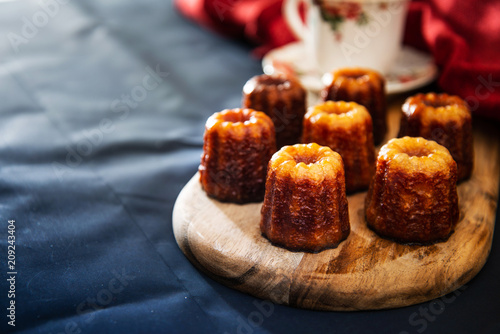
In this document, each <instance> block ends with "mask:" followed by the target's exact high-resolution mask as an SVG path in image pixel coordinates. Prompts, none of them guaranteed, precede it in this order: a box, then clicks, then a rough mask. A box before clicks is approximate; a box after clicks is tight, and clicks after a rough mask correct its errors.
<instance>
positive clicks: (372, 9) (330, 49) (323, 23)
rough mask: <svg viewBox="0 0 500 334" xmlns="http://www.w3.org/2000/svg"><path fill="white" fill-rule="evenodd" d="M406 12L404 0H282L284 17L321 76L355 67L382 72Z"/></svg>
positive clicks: (390, 59) (390, 61)
mask: <svg viewBox="0 0 500 334" xmlns="http://www.w3.org/2000/svg"><path fill="white" fill-rule="evenodd" d="M301 3H303V4H304V5H305V10H306V23H305V24H304V22H303V20H302V19H301V17H300V14H299V5H300V4H301ZM407 8H408V0H384V1H382V0H348V1H345V0H344V1H342V0H285V1H284V4H283V16H284V18H285V20H286V21H287V23H288V25H289V26H290V28H291V29H292V31H293V32H294V34H295V35H296V36H297V38H299V39H300V40H302V41H303V43H304V46H305V48H306V53H307V57H308V60H307V61H311V62H312V64H313V67H314V68H316V69H317V70H318V71H319V72H320V73H326V72H330V71H332V70H335V69H338V68H341V67H354V66H359V67H366V68H371V69H374V70H377V71H379V72H381V73H387V72H388V71H389V69H390V67H391V65H392V64H393V63H394V61H395V59H396V57H397V55H398V53H399V51H400V50H401V44H402V37H403V30H404V23H405V19H406V14H407Z"/></svg>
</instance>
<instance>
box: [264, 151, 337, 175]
mask: <svg viewBox="0 0 500 334" xmlns="http://www.w3.org/2000/svg"><path fill="white" fill-rule="evenodd" d="M269 170H274V171H276V173H277V177H280V178H287V177H290V178H293V179H294V180H301V179H309V180H311V181H315V182H318V183H320V182H322V181H323V180H324V179H325V178H326V177H328V176H329V175H339V173H342V175H344V164H343V162H342V158H341V157H340V155H339V154H338V153H337V152H334V151H332V150H331V149H330V148H329V147H326V146H320V145H318V144H316V143H310V144H296V145H293V146H284V147H283V148H281V150H279V151H278V152H276V153H275V154H274V155H273V157H272V158H271V160H270V161H269Z"/></svg>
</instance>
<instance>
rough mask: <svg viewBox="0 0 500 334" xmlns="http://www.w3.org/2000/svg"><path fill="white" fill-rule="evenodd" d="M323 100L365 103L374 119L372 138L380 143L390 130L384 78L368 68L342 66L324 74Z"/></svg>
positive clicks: (376, 143) (376, 142)
mask: <svg viewBox="0 0 500 334" xmlns="http://www.w3.org/2000/svg"><path fill="white" fill-rule="evenodd" d="M323 83H324V84H325V88H324V89H323V90H322V92H321V97H322V98H323V101H328V100H332V101H348V102H356V103H358V104H361V105H363V106H364V107H365V108H366V109H367V110H368V112H369V113H370V115H371V116H372V122H373V140H374V142H375V145H378V144H380V143H381V142H382V141H383V140H384V137H385V134H386V132H387V120H386V118H387V116H386V113H387V111H386V108H387V107H386V104H387V103H386V96H385V78H384V77H383V76H382V75H381V74H380V73H378V72H376V71H373V70H370V69H365V68H358V67H354V68H342V69H339V70H336V71H333V72H331V73H327V74H326V75H325V76H324V77H323Z"/></svg>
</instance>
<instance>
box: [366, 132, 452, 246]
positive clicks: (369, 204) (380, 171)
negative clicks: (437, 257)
mask: <svg viewBox="0 0 500 334" xmlns="http://www.w3.org/2000/svg"><path fill="white" fill-rule="evenodd" d="M456 182H457V165H456V163H455V161H454V160H453V158H452V157H451V155H450V153H449V152H448V150H447V149H446V148H445V147H444V146H441V145H439V144H437V143H436V142H434V141H430V140H426V139H424V138H421V137H417V138H415V137H404V138H398V139H392V140H390V141H389V142H388V143H387V144H386V145H384V146H383V147H382V148H381V149H380V152H379V155H378V160H377V167H376V172H375V177H374V178H373V180H372V183H371V184H370V188H369V189H368V194H367V196H366V200H365V214H366V221H367V223H368V226H369V227H371V228H372V229H373V230H374V231H375V232H377V233H378V234H379V235H381V236H384V237H388V238H390V239H394V240H396V241H399V242H403V243H421V244H427V243H432V242H437V241H441V240H445V239H446V238H448V236H449V235H450V234H451V233H452V231H453V229H454V227H455V225H456V223H457V222H458V216H459V211H458V195H457V187H456Z"/></svg>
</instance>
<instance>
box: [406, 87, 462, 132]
mask: <svg viewBox="0 0 500 334" xmlns="http://www.w3.org/2000/svg"><path fill="white" fill-rule="evenodd" d="M402 110H403V113H404V114H405V116H406V117H408V118H409V119H410V118H414V117H419V118H420V121H421V122H422V124H423V125H427V124H429V123H431V122H432V121H442V122H449V121H453V122H456V123H458V124H460V125H461V124H463V123H464V122H467V121H470V120H471V113H470V110H469V107H468V105H467V103H466V102H465V101H464V100H462V99H461V98H460V97H458V96H455V95H448V94H446V93H441V94H436V93H427V94H422V93H420V94H417V95H414V96H411V97H409V98H407V99H406V101H405V103H404V104H403V107H402Z"/></svg>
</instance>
